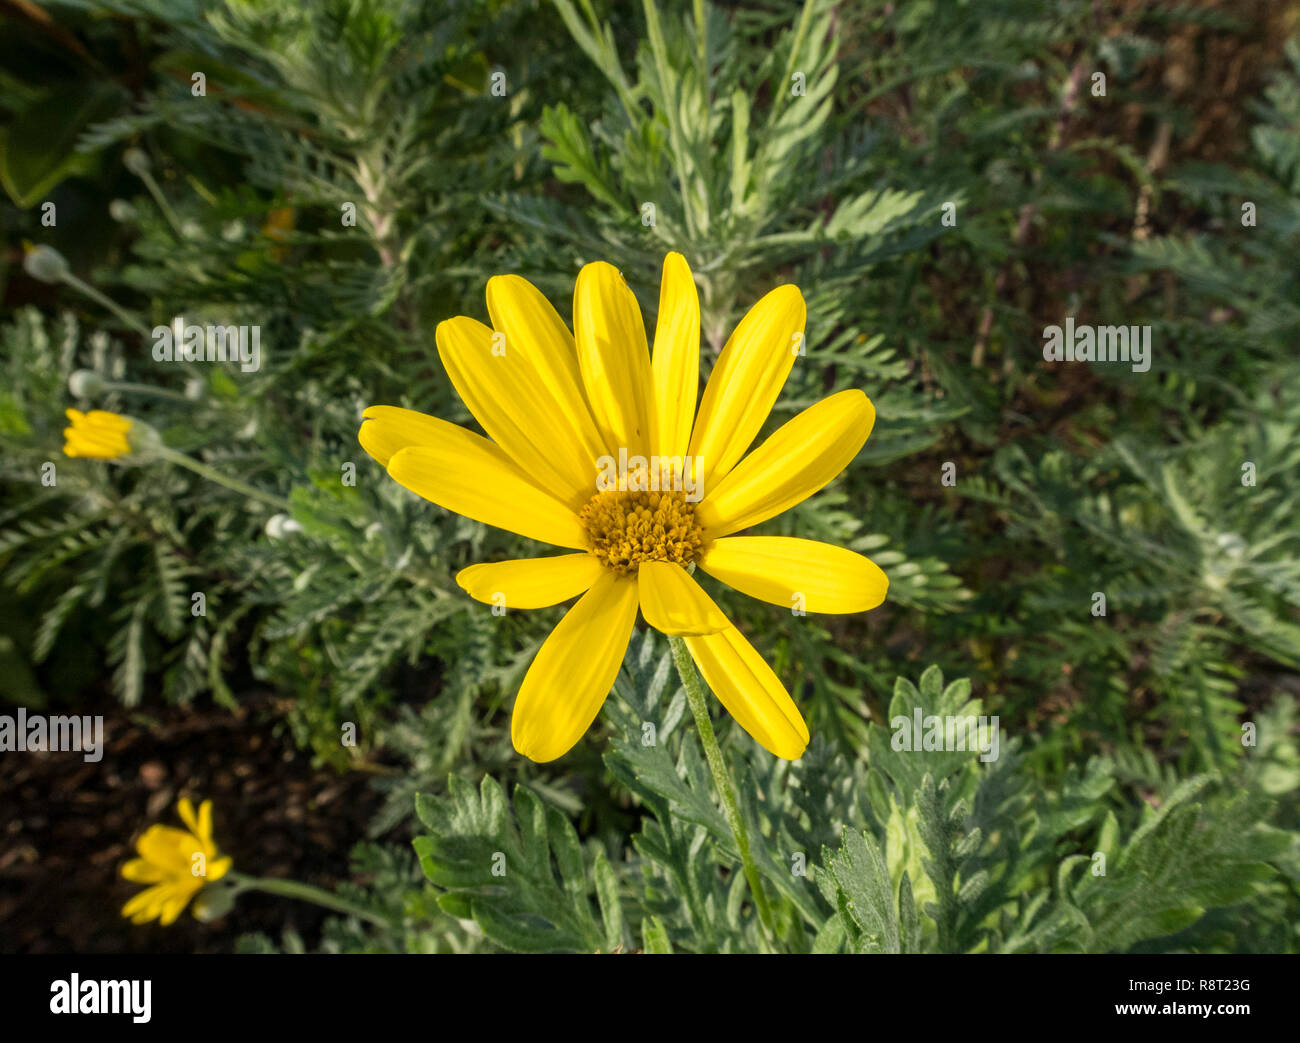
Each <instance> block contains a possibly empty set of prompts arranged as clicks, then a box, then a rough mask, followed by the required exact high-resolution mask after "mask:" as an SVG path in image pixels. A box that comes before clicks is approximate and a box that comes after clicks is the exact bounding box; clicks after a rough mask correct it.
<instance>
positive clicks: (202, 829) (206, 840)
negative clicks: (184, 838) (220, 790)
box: [194, 800, 216, 851]
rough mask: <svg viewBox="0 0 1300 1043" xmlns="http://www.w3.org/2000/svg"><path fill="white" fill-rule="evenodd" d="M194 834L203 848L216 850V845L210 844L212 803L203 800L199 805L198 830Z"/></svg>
mask: <svg viewBox="0 0 1300 1043" xmlns="http://www.w3.org/2000/svg"><path fill="white" fill-rule="evenodd" d="M194 833H195V835H196V836H197V837H198V838H199V839H200V840H201V841H203V846H204V847H205V848H207V849H208V850H209V851H215V850H216V845H215V844H213V843H212V801H210V800H205V801H204V802H203V803H202V804H200V805H199V828H198V829H196V830H195V831H194Z"/></svg>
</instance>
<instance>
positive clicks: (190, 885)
mask: <svg viewBox="0 0 1300 1043" xmlns="http://www.w3.org/2000/svg"><path fill="white" fill-rule="evenodd" d="M190 881H192V882H190ZM190 881H183V882H182V881H178V882H177V883H175V884H173V885H172V887H171V890H170V892H169V893H168V895H167V897H166V898H164V899H163V901H162V903H161V905H160V906H159V909H158V922H159V923H160V924H162V926H163V927H166V926H167V925H168V924H171V923H174V922H175V921H176V918H177V917H178V916H180V915H181V913H182V912H183V911H184V910H185V907H186V906H187V905H189V902H190V899H191V898H193V897H194V896H195V895H196V894H198V893H199V891H200V890H201V889H202V887H203V882H202V881H201V880H199V879H197V878H195V877H191V878H190Z"/></svg>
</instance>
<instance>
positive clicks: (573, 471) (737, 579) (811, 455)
mask: <svg viewBox="0 0 1300 1043" xmlns="http://www.w3.org/2000/svg"><path fill="white" fill-rule="evenodd" d="M659 294H660V295H659V316H658V324H657V326H656V329H655V337H654V352H653V355H652V354H651V352H650V351H649V348H648V344H647V340H646V330H645V326H644V324H643V322H642V318H641V309H640V307H639V306H638V304H637V300H636V297H635V296H633V294H632V291H631V290H630V289H629V288H628V285H627V283H626V282H625V281H624V279H623V276H622V275H621V274H620V272H619V271H618V270H617V269H616V268H614V267H613V266H612V265H609V264H607V263H605V262H603V261H597V262H594V263H592V264H588V265H586V266H585V267H584V268H583V269H582V271H581V272H580V273H579V275H578V281H577V285H576V287H575V288H574V297H573V332H572V333H570V332H569V328H568V327H567V326H566V325H565V323H564V320H563V319H561V318H560V316H559V314H558V313H557V312H556V311H555V309H554V308H553V307H552V306H551V305H550V303H549V302H548V301H547V300H546V298H545V297H543V296H542V294H541V293H540V292H539V291H538V290H537V289H536V288H535V287H534V286H533V285H532V284H531V283H529V282H528V281H526V280H525V279H522V278H520V277H519V276H516V275H499V276H496V277H494V278H493V279H490V280H489V281H488V284H487V307H488V313H489V315H490V317H491V320H492V328H489V327H487V326H484V325H483V324H482V323H480V322H477V321H475V320H474V319H471V318H468V317H466V316H457V317H456V318H453V319H448V320H446V321H445V322H442V323H440V324H439V326H438V329H437V338H436V339H437V344H438V353H439V355H440V356H441V358H442V362H443V365H444V366H445V368H446V370H447V374H448V376H449V377H450V378H451V382H452V384H453V386H454V387H455V388H456V391H457V392H458V393H459V395H460V397H461V398H462V399H463V400H464V402H465V405H466V406H467V407H468V409H469V411H470V413H471V414H473V416H474V418H475V419H476V420H477V421H478V422H479V423H480V424H481V425H482V427H483V430H484V431H486V432H487V434H488V438H483V437H482V436H480V435H476V434H474V433H472V432H470V431H467V430H466V429H464V428H462V427H458V426H457V425H455V424H451V423H448V422H447V421H445V420H439V419H438V418H436V417H432V416H427V415H425V414H423V413H417V412H414V411H413V410H409V409H401V408H398V407H396V406H371V407H370V408H368V409H366V410H365V412H364V413H363V416H364V417H365V419H364V420H363V422H362V425H361V430H360V432H359V433H358V440H359V441H360V443H361V445H362V447H363V448H364V449H365V450H366V452H368V453H369V454H370V455H371V456H373V457H374V458H375V459H376V460H378V461H379V462H380V463H381V464H382V465H384V466H385V467H386V468H387V469H388V474H389V476H390V477H392V478H393V479H394V480H395V481H397V482H398V483H400V484H401V485H404V486H405V487H406V488H408V489H410V490H411V491H412V492H415V493H417V494H418V495H420V496H423V497H424V498H425V499H427V500H431V501H432V502H434V503H436V504H438V505H439V506H441V507H445V508H446V509H447V510H450V511H454V512H456V513H457V514H461V515H464V516H465V517H467V518H472V519H474V520H476V521H480V522H483V523H484V524H487V525H494V526H497V527H498V528H502V529H506V530H508V531H510V532H514V533H518V534H519V535H521V536H527V537H529V538H530V539H535V540H539V541H541V542H543V543H550V544H554V545H557V546H560V547H569V548H572V549H573V550H575V551H577V552H578V553H575V554H565V555H560V556H557V557H543V558H529V559H525V560H518V561H503V562H497V563H493V564H482V565H472V566H470V567H469V568H467V569H464V570H463V571H462V572H461V573H460V574H459V575H457V577H456V582H457V583H459V584H460V585H461V586H462V587H463V588H464V589H465V590H466V591H467V592H468V593H469V595H470V596H471V597H473V598H475V599H477V600H479V601H483V602H486V603H488V604H492V605H494V606H501V607H503V608H507V609H514V608H524V609H528V608H543V607H545V606H548V605H556V604H559V603H560V602H562V601H566V600H568V599H569V598H573V597H577V596H578V595H580V594H581V595H582V597H581V598H580V599H579V600H578V602H577V604H575V605H574V606H573V608H572V609H570V610H569V612H568V614H567V615H566V616H565V617H564V618H563V619H562V620H561V621H560V623H559V625H558V626H556V628H555V630H554V631H553V632H552V633H551V635H550V637H548V638H547V639H546V641H545V642H544V643H543V645H542V647H541V650H540V651H539V652H538V654H537V658H536V659H535V660H534V661H533V664H532V666H531V667H530V668H529V670H528V673H527V675H526V677H525V678H524V682H523V685H522V687H521V688H520V690H519V696H518V699H517V700H516V701H515V708H514V716H513V718H512V720H511V738H512V739H513V741H514V745H515V749H517V750H518V751H519V752H520V753H522V754H524V755H525V756H526V757H529V758H531V759H532V760H535V761H549V760H554V759H555V758H556V757H560V756H562V755H563V754H564V753H566V752H568V750H569V749H570V748H572V746H573V745H574V743H576V742H577V741H578V739H579V738H581V736H582V734H583V733H584V732H585V731H586V730H587V728H588V727H589V726H590V725H591V722H592V721H593V720H594V719H595V717H596V714H597V713H598V712H599V710H600V707H601V704H602V703H603V702H604V700H605V697H606V696H607V695H608V694H609V691H610V688H611V687H612V686H613V684H614V680H615V678H616V677H617V675H618V669H619V666H620V665H621V664H622V662H623V656H624V653H625V651H626V650H627V645H628V641H629V639H630V637H631V634H632V627H633V624H634V623H635V621H636V616H637V611H638V609H639V610H640V612H641V614H642V615H643V616H644V618H645V620H646V622H647V623H649V624H650V625H651V626H653V627H655V628H656V629H658V630H660V631H662V632H663V633H665V634H669V635H672V636H677V637H681V638H682V639H683V640H684V641H685V643H686V645H687V647H688V648H689V650H690V653H691V656H692V657H693V658H694V660H695V662H696V665H697V666H698V667H699V670H700V673H702V674H703V675H704V679H705V680H706V681H707V682H708V684H709V687H711V688H712V689H713V691H714V693H715V694H716V695H717V696H718V698H719V699H720V700H721V701H722V703H723V705H724V706H725V707H726V708H727V710H728V711H729V712H730V713H731V715H732V716H733V717H735V719H736V720H737V721H738V722H739V724H740V725H741V727H743V728H744V729H745V730H746V731H747V732H749V734H750V735H752V736H753V737H754V738H755V739H756V740H757V741H758V742H759V743H761V744H762V745H763V746H764V747H765V748H766V749H768V750H769V751H771V752H772V753H775V754H776V755H777V756H780V757H785V758H789V759H794V758H797V757H799V756H800V755H802V753H803V751H804V749H805V747H806V746H807V745H808V726H807V725H806V724H805V723H804V720H803V717H802V715H801V714H800V713H799V710H798V709H797V708H796V706H795V705H794V702H793V701H792V700H791V698H790V695H789V693H788V692H786V690H785V687H784V686H783V685H782V684H781V681H780V679H779V678H778V677H777V676H776V674H775V672H773V670H772V668H771V667H769V666H768V665H767V663H765V662H764V661H763V658H762V656H760V655H759V654H758V652H757V651H755V650H754V648H753V646H752V645H750V643H749V642H748V641H747V640H746V639H745V637H744V635H742V634H741V632H740V631H739V630H738V629H737V628H736V627H735V626H734V625H733V624H732V623H731V621H730V620H728V619H727V617H726V616H725V615H724V614H723V613H722V611H721V610H720V609H719V608H718V606H717V605H716V604H715V603H714V602H713V600H712V599H711V598H710V597H709V596H708V594H706V593H705V592H704V590H703V588H701V587H700V585H699V584H698V583H697V582H696V580H695V579H694V578H693V576H692V574H691V573H692V572H693V571H694V570H693V566H698V567H699V568H700V569H702V570H703V571H705V572H707V573H709V575H711V576H713V577H714V578H715V579H718V580H721V581H722V582H724V583H727V584H729V585H730V586H732V587H734V588H735V589H736V590H739V591H740V592H742V593H744V594H748V595H750V596H751V597H756V598H760V599H762V600H764V601H769V602H771V603H772V604H775V605H780V606H782V607H783V608H785V609H787V610H792V611H795V612H797V613H800V614H802V613H803V612H862V611H866V610H867V609H871V608H875V607H876V606H877V605H879V604H880V603H881V602H882V601H883V600H884V598H885V591H886V589H887V588H888V585H889V581H888V579H887V578H886V576H885V574H884V572H882V571H881V570H880V568H879V567H878V566H877V565H876V564H875V563H874V562H872V561H870V560H869V559H868V558H865V557H863V556H862V555H861V554H856V553H854V552H853V551H850V550H846V549H844V548H841V547H834V546H830V545H827V544H824V543H818V542H815V541H812V540H804V539H794V538H790V537H783V536H736V535H733V534H734V533H737V532H739V531H740V530H742V529H747V528H749V527H750V526H753V525H757V524H758V523H760V522H763V521H766V520H767V519H769V518H772V517H774V516H776V515H778V514H780V513H781V512H783V511H785V510H787V509H789V508H790V507H793V506H794V505H795V504H797V503H799V502H801V501H802V500H805V499H807V498H808V497H809V496H811V495H812V494H813V493H815V492H817V491H818V490H819V489H821V488H822V487H824V486H825V485H826V484H827V483H828V482H830V481H831V480H832V479H834V478H835V476H836V475H838V474H839V473H840V471H842V470H843V469H844V467H845V466H847V465H848V463H849V461H851V460H852V459H853V457H854V456H856V455H857V453H858V450H860V449H861V448H862V445H863V443H864V442H865V441H866V440H867V436H868V434H870V432H871V428H872V425H873V424H874V423H875V416H876V411H875V408H874V407H873V406H872V404H871V402H870V400H869V399H868V398H867V396H866V395H864V394H863V393H862V392H861V391H857V390H848V391H841V392H839V393H838V394H834V395H830V396H829V397H827V398H825V399H823V400H822V401H820V402H818V403H816V404H815V405H812V406H810V407H809V408H807V409H805V410H804V411H803V412H801V413H800V414H798V415H797V416H796V417H794V418H793V419H792V420H790V421H789V422H787V423H786V424H784V425H783V426H782V427H780V428H778V429H777V430H776V431H775V432H773V434H772V435H771V436H770V437H769V438H768V439H767V440H766V441H764V442H763V443H762V444H761V445H759V446H758V447H757V448H756V449H755V450H754V451H753V452H752V453H749V455H748V456H746V455H745V454H746V452H747V451H748V450H749V448H750V446H751V444H752V443H753V442H754V439H755V438H756V437H757V436H758V433H759V431H760V429H761V428H762V426H763V423H764V422H765V421H766V419H767V417H768V414H769V413H770V411H771V409H772V406H773V405H774V404H775V402H776V400H777V397H778V396H779V395H780V393H781V388H782V386H783V385H784V384H785V380H786V377H787V376H788V375H789V373H790V370H791V368H792V367H793V365H794V362H795V359H796V358H797V357H798V356H799V355H802V354H803V350H802V347H803V331H804V321H805V318H806V307H805V305H804V300H803V296H802V295H801V294H800V292H799V290H798V289H797V288H796V287H794V286H779V287H777V288H776V289H775V290H772V291H771V292H770V293H769V294H767V295H766V296H765V297H763V299H762V300H760V301H759V302H758V303H757V304H755V305H754V306H753V308H751V309H750V311H749V313H748V314H747V315H746V316H745V317H744V318H743V319H742V320H741V321H740V324H739V325H738V326H737V327H736V329H735V331H734V332H733V333H732V335H731V337H730V339H729V340H728V341H727V343H726V345H725V347H724V348H723V349H722V352H721V354H720V355H719V356H718V359H717V361H716V362H715V364H714V366H713V371H712V374H711V375H710V377H709V381H708V383H707V385H706V386H705V388H704V393H703V395H702V396H700V401H699V410H698V412H697V410H696V397H697V395H698V394H699V357H700V303H699V297H698V294H697V291H696V287H695V280H694V277H693V276H692V274H691V270H690V267H689V266H688V265H687V263H686V259H685V258H684V257H683V256H682V255H681V254H678V253H670V254H669V255H668V256H667V257H666V258H665V259H664V265H663V278H662V281H661V283H660V291H659ZM742 457H743V459H742Z"/></svg>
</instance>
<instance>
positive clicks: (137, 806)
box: [0, 700, 380, 953]
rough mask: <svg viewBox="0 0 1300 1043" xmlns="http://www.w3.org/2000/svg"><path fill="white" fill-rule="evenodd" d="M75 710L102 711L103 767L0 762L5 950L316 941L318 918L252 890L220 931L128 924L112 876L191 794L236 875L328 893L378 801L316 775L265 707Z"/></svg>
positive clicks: (0, 898) (79, 762) (66, 760)
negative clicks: (208, 815) (205, 803)
mask: <svg viewBox="0 0 1300 1043" xmlns="http://www.w3.org/2000/svg"><path fill="white" fill-rule="evenodd" d="M79 709H80V712H81V713H85V714H96V713H98V714H103V716H104V756H103V759H102V760H101V761H99V762H98V763H87V762H86V761H84V760H83V758H82V755H81V754H79V753H46V752H40V753H19V752H9V753H4V754H0V951H4V952H20V953H120V952H121V953H125V952H177V953H181V952H229V951H231V949H232V948H233V945H234V941H235V939H236V938H237V937H238V936H239V935H241V934H245V933H248V932H252V931H264V932H266V933H267V934H269V935H270V936H271V937H272V939H274V940H277V941H278V940H279V938H280V936H281V932H282V931H283V930H284V929H285V928H288V927H292V928H293V929H294V930H296V931H298V932H299V933H300V934H301V935H302V936H303V938H304V939H305V940H306V941H307V943H308V944H309V945H311V944H313V943H314V941H315V940H316V938H317V937H318V935H319V930H320V925H321V922H322V921H323V919H324V917H325V916H326V915H327V914H326V913H324V912H323V911H322V910H320V909H318V908H317V907H315V906H311V905H308V904H306V903H303V902H294V901H291V900H288V899H280V898H274V897H271V896H265V895H258V894H253V895H244V896H242V897H241V898H240V900H239V904H238V905H237V906H236V908H235V910H234V912H233V913H230V914H228V915H227V916H225V917H224V918H222V919H221V920H219V921H217V922H215V923H211V924H202V923H199V922H198V921H196V920H195V919H194V918H193V917H192V916H190V914H189V913H188V912H186V913H184V914H182V916H181V918H180V919H179V920H177V921H176V923H174V924H172V925H171V926H169V927H160V926H159V925H158V924H157V923H152V924H149V925H147V926H140V927H137V926H135V925H134V924H131V923H130V922H129V921H127V920H124V919H123V918H122V917H121V915H120V913H119V910H120V909H121V907H122V904H123V903H124V902H125V901H126V900H127V899H128V898H129V897H130V896H131V895H132V894H134V893H135V891H136V890H138V885H135V884H131V883H128V882H127V881H124V880H122V879H121V878H120V877H119V876H118V868H119V867H120V866H121V865H122V863H123V862H124V861H126V860H127V859H128V858H131V857H133V841H134V839H135V837H136V836H138V835H139V833H141V832H142V831H143V830H144V829H145V828H146V827H148V826H149V825H150V824H151V823H154V822H163V823H166V824H172V825H179V824H180V822H179V819H178V818H177V816H176V810H175V809H176V801H177V799H178V798H180V797H182V796H188V797H190V798H191V799H192V800H194V801H195V803H196V804H197V803H198V801H199V800H201V799H211V800H212V802H213V812H214V819H215V833H216V840H217V844H218V846H219V847H220V849H221V850H222V852H223V853H225V854H229V855H231V856H233V858H234V863H235V867H236V868H237V869H241V870H243V871H244V872H247V873H250V874H253V875H257V876H272V877H281V876H282V877H291V878H293V879H297V880H302V881H306V882H308V883H313V884H317V885H320V886H326V887H328V886H329V885H330V884H332V883H333V882H334V881H336V880H338V879H340V878H342V877H345V876H346V875H347V868H348V853H349V851H350V850H351V848H352V846H353V845H354V844H355V843H356V842H357V841H359V840H362V839H364V838H365V836H366V827H367V825H368V823H369V822H370V820H371V818H372V817H373V815H374V812H375V810H376V808H377V806H378V804H379V801H380V797H379V795H378V794H376V793H375V791H374V790H373V789H372V788H371V787H370V786H369V778H368V776H363V775H360V774H353V775H348V776H340V775H338V774H337V773H335V772H333V771H330V770H323V771H322V770H317V769H314V768H313V767H312V765H311V759H310V754H309V753H304V752H302V751H298V750H296V749H295V748H294V745H293V741H292V739H291V737H290V736H289V735H288V733H287V729H283V728H277V725H276V721H277V719H278V718H277V715H275V714H274V713H273V711H272V710H271V708H270V706H269V701H266V700H263V701H260V702H259V701H257V700H254V701H252V702H250V703H249V704H248V705H246V706H243V707H241V709H240V711H239V713H238V714H232V713H230V712H229V711H227V710H223V709H220V708H212V707H209V706H199V705H191V706H189V707H185V708H179V709H164V710H152V711H151V712H150V714H149V719H148V720H145V719H144V718H143V715H142V716H141V717H140V718H138V719H131V718H130V717H129V716H128V715H127V714H126V713H125V712H124V711H123V710H122V708H121V707H120V706H117V705H115V704H112V703H109V704H106V705H101V706H94V707H90V706H84V707H80V708H79ZM2 710H3V712H5V713H7V714H11V715H12V713H13V712H14V711H13V709H12V708H10V707H7V706H6V707H3V708H2ZM52 712H55V713H57V712H60V711H57V710H55V711H52Z"/></svg>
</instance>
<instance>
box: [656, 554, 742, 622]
mask: <svg viewBox="0 0 1300 1043" xmlns="http://www.w3.org/2000/svg"><path fill="white" fill-rule="evenodd" d="M637 586H638V587H639V589H640V596H641V614H642V615H643V616H645V621H646V622H647V623H649V624H650V625H651V626H652V627H654V628H655V629H656V630H658V631H659V632H660V633H664V634H678V635H681V634H716V633H717V632H718V631H720V630H726V629H727V627H729V626H731V621H730V620H729V619H727V617H726V616H725V615H723V613H722V609H720V608H718V606H717V605H715V604H714V603H713V599H712V598H711V597H709V595H708V594H706V593H705V592H704V589H703V588H702V587H701V586H700V585H699V584H698V583H696V582H695V580H693V579H691V577H690V576H689V575H688V574H687V572H686V570H685V569H684V568H682V567H681V566H680V565H678V564H676V563H675V562H671V561H647V562H645V563H643V564H642V565H641V567H640V569H638V570H637Z"/></svg>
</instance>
